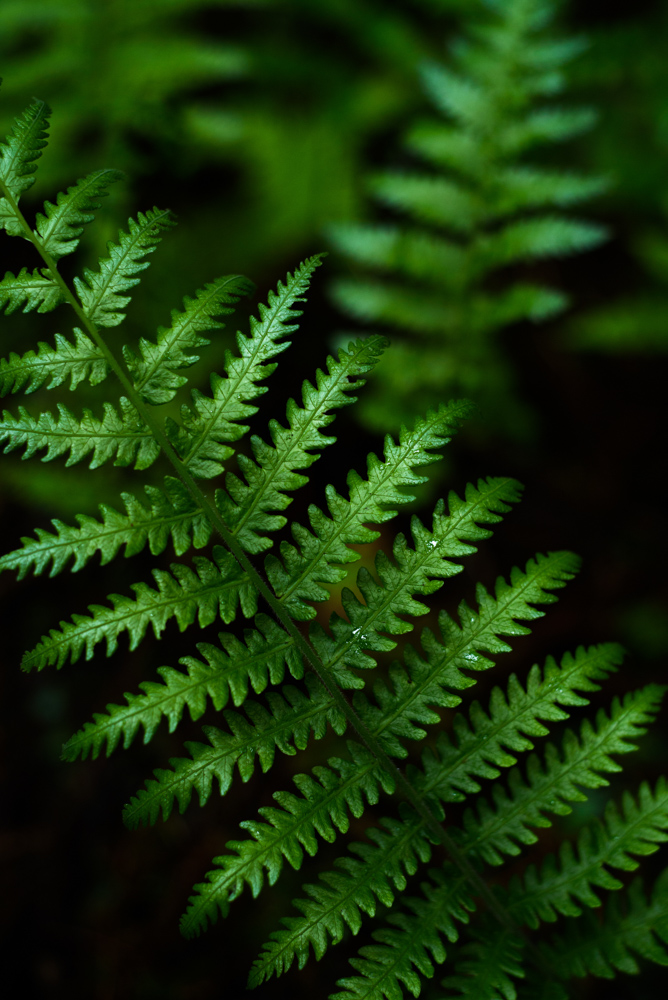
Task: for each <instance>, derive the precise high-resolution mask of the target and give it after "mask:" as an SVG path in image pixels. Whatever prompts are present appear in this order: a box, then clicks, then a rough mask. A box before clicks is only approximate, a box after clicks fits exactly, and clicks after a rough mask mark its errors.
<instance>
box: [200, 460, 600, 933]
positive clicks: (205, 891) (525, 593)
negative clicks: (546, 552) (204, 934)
mask: <svg viewBox="0 0 668 1000" xmlns="http://www.w3.org/2000/svg"><path fill="white" fill-rule="evenodd" d="M490 482H491V483H492V484H493V487H497V488H498V485H497V481H495V480H492V481H490ZM502 482H503V481H502ZM484 485H487V484H484ZM471 490H473V488H472V487H471ZM492 494H493V489H492ZM482 496H484V492H483V491H482V490H481V491H480V493H478V491H475V490H473V493H472V496H471V497H469V502H468V504H467V503H464V502H462V501H460V500H457V504H453V506H454V507H455V510H457V507H459V508H460V510H459V511H458V512H457V513H459V514H460V515H461V513H462V512H463V511H465V512H466V513H467V514H468V515H469V516H471V514H472V510H471V508H473V510H475V507H476V505H477V504H478V503H479V502H480V498H481V497H482ZM478 516H479V515H478ZM453 518H454V519H455V524H456V523H457V518H456V514H453ZM460 528H461V522H460ZM424 530H425V529H422V531H424ZM477 530H478V531H480V530H484V529H477ZM459 544H461V543H459ZM561 555H562V558H561V560H559V559H553V560H552V565H551V566H550V567H549V570H548V569H547V567H546V566H545V565H543V566H542V567H541V570H542V572H541V573H539V574H532V575H531V578H530V584H527V581H526V579H525V577H524V575H522V574H519V573H516V574H514V578H515V586H516V587H517V589H518V590H519V591H520V593H521V594H522V599H521V600H518V601H517V606H516V611H517V617H526V618H529V619H531V618H535V617H539V616H540V615H541V614H542V612H540V611H538V610H537V609H535V608H533V607H531V606H530V605H529V604H528V603H527V599H530V600H536V601H538V602H541V601H545V602H549V601H550V600H554V597H553V595H551V594H549V593H546V592H545V591H544V590H543V589H542V587H545V588H546V589H549V588H556V587H559V586H563V583H564V582H565V579H568V578H570V576H571V575H572V573H571V572H569V571H570V568H571V567H572V565H573V557H570V556H569V558H568V559H564V558H563V554H561ZM543 563H548V564H549V563H550V560H549V557H548V558H547V559H546V558H545V557H543ZM560 563H561V565H560ZM534 565H535V564H532V566H531V568H532V569H533V566H534ZM536 575H538V576H539V577H540V578H541V583H542V587H540V586H536V581H535V576H536ZM548 581H549V582H548ZM511 586H512V585H511ZM498 589H499V591H500V592H501V593H503V592H504V590H510V589H511V588H508V587H507V585H505V584H504V585H503V587H501V586H499V588H498ZM482 594H484V595H485V597H486V596H487V595H486V593H485V592H484V591H483V592H482ZM504 596H505V595H504ZM488 601H489V599H488ZM508 603H509V604H510V602H508ZM520 608H521V610H520ZM347 611H348V614H349V615H351V611H350V609H349V608H348V609H347ZM504 611H505V615H506V622H507V624H506V625H504V629H505V628H507V629H508V633H510V634H522V633H523V632H525V631H528V630H527V629H525V627H524V626H521V625H519V624H518V623H517V622H516V621H514V620H513V619H512V618H511V617H510V615H509V612H508V607H507V606H506V607H505V608H504ZM340 621H341V620H339V622H340ZM354 621H355V619H354V617H352V618H351V623H350V624H348V625H347V626H343V625H342V624H341V625H339V622H337V623H335V625H334V632H335V634H336V633H337V631H338V632H339V633H340V635H343V634H344V628H347V634H348V635H349V634H350V630H351V628H352V627H353V626H354ZM384 627H385V628H386V627H387V625H385V626H384ZM311 638H312V640H314V635H313V634H312V636H311ZM377 638H378V639H380V640H381V641H380V642H378V646H380V648H386V641H385V644H384V643H383V641H382V637H380V636H378V637H377ZM339 641H340V640H339ZM486 641H487V642H488V643H489V644H490V645H498V644H499V640H495V641H494V642H490V638H489V637H488V638H487V640H486ZM314 644H315V645H316V648H317V649H318V652H319V653H320V655H321V656H322V659H323V663H324V664H325V667H326V669H327V670H328V671H329V670H331V668H332V666H333V665H334V664H336V660H337V658H338V657H340V656H341V654H340V652H338V653H335V654H334V657H332V656H331V647H332V646H333V647H334V649H336V646H335V644H334V643H331V645H330V643H329V642H328V641H327V640H326V639H325V638H324V636H323V637H321V638H320V641H319V642H315V641H314ZM364 645H365V647H367V648H373V640H372V639H371V632H369V636H368V637H365V639H364ZM500 645H501V646H502V648H507V647H505V644H503V643H501V644H500ZM328 653H329V656H328V655H327V654H328ZM464 662H467V661H466V660H465V661H464ZM592 673H593V674H594V675H595V676H600V666H599V667H598V670H596V669H592ZM591 683H592V682H591V681H590V680H587V679H584V680H583V684H582V686H583V687H584V688H585V689H589V686H590V685H591ZM594 687H595V685H594ZM569 698H572V696H571V695H569V694H565V696H564V699H565V701H566V703H568V701H569ZM576 701H577V699H576ZM355 707H356V708H358V709H360V711H361V712H362V713H363V705H362V703H361V702H358V703H356V705H355ZM393 709H394V706H393ZM416 714H418V713H416ZM397 717H398V718H399V720H401V715H400V713H399V712H397ZM370 721H371V722H372V724H373V723H374V722H375V729H376V733H377V734H379V735H380V734H381V733H382V728H383V724H384V719H381V720H380V721H379V720H378V718H377V717H376V718H372V719H371V720H370ZM388 728H389V729H392V728H393V727H392V726H391V725H390V726H388ZM394 728H395V730H398V731H399V732H401V734H402V735H406V732H405V731H403V730H405V728H406V727H405V724H404V725H403V726H402V725H401V721H400V722H399V723H398V724H397V725H396V726H395V727H394ZM408 735H409V736H410V735H412V734H411V733H410V731H409V732H408ZM348 746H349V749H350V752H351V754H352V755H353V760H355V761H356V762H357V776H358V779H359V780H360V781H361V780H362V779H363V781H364V782H369V781H371V782H373V784H372V787H375V788H376V789H377V787H378V781H379V780H382V777H383V775H384V776H385V778H387V772H382V774H381V773H380V772H379V771H378V765H377V763H376V761H375V758H374V757H372V756H370V755H369V756H368V757H367V758H366V765H365V766H364V765H363V763H362V762H363V761H364V754H365V753H366V751H364V750H363V748H361V747H359V746H357V744H355V743H352V742H349V744H348ZM483 753H484V751H483ZM398 755H399V756H403V755H404V751H403V750H402V749H401V747H400V748H399V753H398ZM513 760H514V759H513V758H511V759H510V761H509V763H512V762H513ZM342 764H343V762H341V761H339V762H337V763H336V770H337V771H340V769H341V767H342ZM331 766H334V764H333V762H332V761H330V768H329V769H327V770H326V771H325V770H324V769H316V771H315V772H314V773H316V774H317V776H318V782H314V781H313V779H311V778H308V777H307V776H304V782H305V788H306V791H305V792H303V795H304V797H303V799H302V800H296V799H295V797H294V796H292V795H290V796H288V797H287V804H285V803H284V802H283V800H282V799H281V798H280V793H277V796H279V801H280V802H281V804H282V805H283V806H284V809H287V812H288V814H289V817H287V816H282V817H280V816H278V814H276V811H275V810H274V811H272V812H271V814H270V819H271V823H272V825H273V826H274V827H275V829H274V830H273V831H272V830H269V829H268V828H266V826H265V825H254V824H252V823H249V824H246V825H247V826H248V828H249V829H250V830H251V831H252V833H253V838H254V839H249V840H248V841H243V842H239V843H236V844H235V845H234V846H235V850H237V852H238V854H239V856H240V857H241V859H242V861H237V860H236V859H235V858H234V857H233V856H230V855H226V856H223V857H222V858H218V859H214V863H215V864H217V865H219V866H220V868H222V869H223V871H222V872H220V871H218V872H215V871H213V872H210V873H209V875H208V878H209V884H206V883H203V884H202V885H200V886H198V887H197V888H198V892H199V896H196V897H193V898H192V900H191V902H192V906H191V909H190V910H189V911H188V914H186V916H185V917H184V924H183V926H184V928H185V932H186V933H188V934H191V933H195V932H197V927H199V926H200V925H202V924H204V925H206V922H207V921H208V920H212V919H213V917H214V916H215V915H216V913H217V912H218V908H220V910H221V911H222V912H224V913H225V912H226V910H227V902H228V901H229V900H231V899H233V898H234V896H235V895H237V894H238V893H237V892H236V890H235V892H234V895H229V885H230V882H229V878H230V877H231V876H230V875H229V873H230V872H236V873H239V872H246V871H247V868H246V862H249V863H251V872H252V875H249V876H248V878H246V875H245V874H244V875H243V878H244V879H246V880H247V881H249V884H252V885H253V887H254V892H259V890H260V888H261V885H262V876H261V868H262V866H266V867H268V868H269V869H270V872H272V873H273V877H277V876H278V873H279V871H280V867H281V866H282V862H281V861H280V854H281V853H285V852H286V851H288V852H289V851H290V850H291V847H290V845H291V844H292V845H293V846H294V839H293V838H294V836H295V835H296V836H297V837H299V838H302V837H306V839H307V841H308V843H309V844H311V843H313V844H314V841H313V839H312V838H313V822H314V821H313V815H312V813H313V805H314V803H317V802H319V801H320V799H321V798H322V795H323V792H322V790H321V788H322V786H321V784H320V782H322V780H323V775H325V774H326V778H327V780H326V783H325V786H324V787H325V792H326V793H328V794H330V795H331V797H332V799H333V801H334V803H335V804H336V808H337V809H338V810H339V813H337V815H339V814H340V810H341V803H348V802H349V796H350V790H349V785H350V779H349V772H348V771H347V770H344V771H341V777H340V778H339V779H338V780H339V787H337V783H336V782H337V778H336V775H335V774H334V772H333V771H332V770H331ZM429 778H430V775H429V774H427V777H426V779H425V780H424V781H422V782H421V784H419V785H418V787H419V788H420V794H421V796H424V795H430V797H431V798H432V799H433V796H434V793H435V789H436V787H437V785H438V781H439V780H440V776H439V775H437V777H436V780H432V782H431V784H429ZM411 780H412V782H414V783H415V781H416V779H415V777H414V776H412V777H411ZM432 786H433V787H432ZM383 787H385V786H383ZM300 791H303V790H302V788H301V786H300ZM376 794H377V792H376ZM436 794H438V793H437V792H436ZM331 808H332V807H331V806H328V810H331ZM350 808H351V812H352V813H353V815H357V813H356V812H355V810H354V808H353V807H352V806H350ZM437 808H438V807H437ZM344 815H345V814H344ZM293 816H299V817H300V818H302V819H303V821H304V824H305V828H303V829H302V828H300V827H299V826H297V827H296V828H294V824H293V820H292V818H290V817H293ZM334 822H335V826H336V827H337V828H338V829H339V830H345V829H346V828H347V827H346V824H347V820H345V821H343V823H344V825H341V822H339V821H338V820H335V821H334ZM295 829H296V830H299V833H295ZM324 829H326V831H327V834H328V835H327V836H326V837H325V839H333V836H334V831H333V828H332V827H331V825H327V824H326V825H325V827H324ZM276 831H278V833H277V832H276ZM318 832H320V833H321V835H322V836H325V835H324V834H323V833H322V831H321V829H318ZM282 833H285V836H286V843H281V835H282ZM314 849H315V848H314ZM268 850H269V851H270V854H269V858H270V860H269V861H267V860H266V857H267V851H268ZM287 856H288V858H289V859H290V855H289V854H288V855H287ZM295 867H296V866H295ZM239 891H240V887H239Z"/></svg>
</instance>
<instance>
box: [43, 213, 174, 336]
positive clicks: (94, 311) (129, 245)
mask: <svg viewBox="0 0 668 1000" xmlns="http://www.w3.org/2000/svg"><path fill="white" fill-rule="evenodd" d="M170 225H173V223H172V221H171V218H170V213H169V212H164V211H161V210H160V209H158V208H154V209H152V210H151V211H148V212H147V213H146V215H143V214H142V213H141V212H140V213H139V215H138V217H137V221H135V220H134V219H130V221H129V223H128V226H129V230H130V231H129V233H124V232H121V233H119V235H118V243H116V244H114V243H109V244H107V250H108V251H109V256H108V257H105V258H104V259H103V260H101V261H100V270H99V272H98V273H94V272H93V271H91V270H90V269H89V268H85V270H84V277H83V280H82V279H81V278H75V279H74V285H75V287H76V290H77V292H78V295H79V298H80V299H81V304H82V306H83V308H84V312H85V314H86V316H87V317H88V319H90V320H91V322H92V323H95V324H96V325H97V326H118V324H119V323H122V322H123V320H124V319H125V314H124V313H122V312H119V311H118V310H120V309H122V308H123V307H124V306H126V305H127V304H128V302H129V301H130V297H129V296H128V295H121V294H119V293H120V292H126V291H128V289H130V288H132V287H133V286H134V285H138V284H139V278H135V277H134V276H135V274H137V272H138V271H143V270H144V268H146V267H148V261H141V258H142V257H144V256H146V254H149V253H152V252H153V251H154V250H155V247H156V244H157V243H158V242H159V241H160V239H161V238H162V237H161V235H160V233H161V231H162V230H163V229H167V228H168V227H169V226H170ZM63 228H65V227H64V226H63ZM140 261H141V263H140Z"/></svg>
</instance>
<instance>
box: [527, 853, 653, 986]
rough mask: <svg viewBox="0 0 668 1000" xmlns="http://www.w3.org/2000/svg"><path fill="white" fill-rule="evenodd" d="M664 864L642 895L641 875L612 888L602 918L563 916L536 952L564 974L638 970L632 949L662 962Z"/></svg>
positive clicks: (610, 976)
mask: <svg viewBox="0 0 668 1000" xmlns="http://www.w3.org/2000/svg"><path fill="white" fill-rule="evenodd" d="M663 945H668V869H664V871H663V872H662V873H661V875H659V877H658V879H657V880H656V882H655V884H654V889H653V891H652V894H651V897H650V899H649V900H648V899H647V897H646V895H645V891H644V889H643V884H642V881H641V879H639V878H637V879H634V881H633V882H632V883H631V885H630V886H629V887H628V889H623V890H622V891H620V892H618V893H614V895H612V896H611V897H610V899H609V900H608V902H607V906H606V909H605V912H604V914H603V918H602V920H601V919H596V918H595V917H594V914H592V913H591V912H590V911H588V910H587V911H585V913H583V914H582V916H581V917H578V919H577V920H569V921H568V924H567V926H566V929H565V931H564V932H563V933H562V934H560V935H558V936H556V937H552V938H551V940H550V941H549V942H548V943H546V944H543V945H541V946H540V947H541V952H542V953H543V954H544V955H545V957H546V958H547V961H548V962H550V964H551V965H552V966H553V967H554V968H557V967H558V968H560V969H562V970H563V973H564V976H578V977H580V976H586V975H587V973H589V972H591V973H592V974H593V975H595V976H601V977H603V978H605V979H613V978H614V976H615V974H616V971H619V972H626V973H629V974H631V975H635V974H637V973H638V972H639V971H640V968H639V965H638V961H637V959H636V955H639V956H640V957H641V958H644V959H646V960H649V961H651V962H656V963H657V964H658V965H663V966H666V965H668V949H666V948H665V947H663Z"/></svg>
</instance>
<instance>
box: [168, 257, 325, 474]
mask: <svg viewBox="0 0 668 1000" xmlns="http://www.w3.org/2000/svg"><path fill="white" fill-rule="evenodd" d="M322 256H323V255H322V254H316V255H315V256H313V257H308V258H307V259H306V260H305V261H303V262H302V263H301V264H300V265H299V267H298V268H297V269H296V270H295V271H294V273H293V274H288V276H287V278H286V279H285V284H283V282H281V281H279V283H278V287H277V290H276V292H273V291H270V292H269V295H268V298H267V303H268V304H267V305H265V304H264V303H260V306H259V312H260V319H259V320H258V319H257V318H256V317H255V316H252V317H251V319H250V328H251V332H250V336H248V337H247V336H244V335H243V334H242V333H237V348H238V350H239V355H238V356H236V357H235V356H234V355H233V354H232V353H231V352H229V353H227V354H226V356H225V374H226V376H227V377H226V378H221V377H220V376H218V375H212V376H211V390H212V397H209V396H205V395H204V394H203V393H201V392H199V391H193V405H192V407H190V408H188V407H185V406H184V407H183V408H182V411H181V421H182V425H181V426H178V425H176V424H175V423H173V422H172V423H170V422H169V421H168V424H167V426H168V431H169V433H170V437H171V439H172V442H173V444H174V446H175V447H176V450H177V451H178V452H179V454H180V455H181V456H182V459H183V461H184V463H185V464H186V465H187V466H188V468H189V470H190V471H191V472H192V473H193V475H197V476H202V477H205V478H212V477H213V476H216V475H218V474H219V473H220V472H221V471H222V465H221V464H220V463H221V462H222V461H224V460H225V459H226V458H228V457H229V456H230V455H231V454H232V449H231V448H229V447H225V444H226V443H228V442H230V441H237V440H239V438H241V437H242V436H243V435H244V434H245V433H246V432H247V431H248V425H247V424H241V423H239V421H242V420H246V419H248V417H251V416H252V415H253V414H254V413H256V412H257V407H256V406H252V405H250V403H249V402H248V401H249V400H252V399H254V398H256V397H257V396H260V395H262V394H263V393H265V392H266V391H267V388H266V386H258V385H256V383H257V382H261V381H262V380H264V379H266V378H268V377H269V375H271V374H272V373H273V372H274V371H275V369H276V364H275V363H274V362H270V359H271V358H273V357H275V356H276V355H277V354H280V353H281V352H282V351H284V350H285V349H286V348H287V347H289V346H290V342H289V341H288V342H283V343H281V342H280V341H281V338H283V337H285V336H287V335H288V334H290V333H292V332H293V331H294V330H296V329H297V325H296V324H295V323H292V322H291V321H292V320H294V319H296V318H297V317H299V316H301V311H300V310H298V309H295V308H294V306H295V303H297V302H304V301H305V299H304V293H305V292H306V291H307V289H308V287H309V284H310V280H311V275H312V274H313V272H314V271H315V269H316V267H319V265H320V263H321V261H322ZM267 362H270V363H267Z"/></svg>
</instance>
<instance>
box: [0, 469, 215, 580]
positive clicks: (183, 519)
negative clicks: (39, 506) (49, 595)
mask: <svg viewBox="0 0 668 1000" xmlns="http://www.w3.org/2000/svg"><path fill="white" fill-rule="evenodd" d="M144 492H145V494H146V497H145V498H140V497H136V496H134V494H132V493H121V498H122V500H123V503H124V504H125V510H126V513H125V514H119V512H118V511H117V510H115V509H114V508H113V507H110V506H109V505H108V504H100V510H101V512H102V520H101V521H97V520H96V519H95V518H94V517H89V516H88V515H86V514H77V515H76V519H77V521H78V522H79V526H78V527H76V528H75V527H72V526H70V525H67V524H64V523H63V522H62V521H59V520H57V519H54V520H53V521H52V524H53V525H54V527H55V529H56V534H52V533H51V532H48V531H45V530H44V529H43V528H37V529H36V530H35V534H36V535H37V538H22V539H21V541H22V542H23V547H22V548H20V549H16V550H15V551H14V552H8V553H7V554H6V555H4V556H0V572H1V571H2V570H3V569H15V570H18V578H19V580H21V579H22V578H23V577H24V576H25V575H26V573H28V572H30V571H31V570H32V572H33V573H35V574H36V575H37V574H39V573H42V572H43V571H44V570H45V569H47V568H48V567H49V566H50V573H49V576H56V574H57V573H60V572H61V570H63V569H65V567H66V566H67V564H68V563H69V562H70V560H73V564H72V566H71V567H70V568H71V571H72V572H73V573H76V572H77V571H78V570H80V569H82V567H83V566H85V565H86V563H88V561H89V560H90V559H92V557H93V556H94V555H95V554H96V553H98V552H99V554H100V564H101V565H103V566H104V565H105V564H106V563H108V562H110V561H111V560H112V559H113V558H114V556H115V555H116V553H117V552H118V550H119V549H120V548H121V547H122V546H125V553H124V554H125V556H126V558H127V557H129V556H133V555H136V554H137V553H138V552H141V551H142V550H143V549H144V547H145V546H146V545H147V544H148V547H149V549H150V551H151V553H152V555H159V554H160V553H161V552H164V550H165V549H166V548H167V546H168V544H169V542H170V540H171V542H172V544H173V546H174V551H175V553H176V555H177V556H181V555H183V553H184V552H187V551H188V549H189V548H190V547H191V546H194V547H195V548H196V549H200V548H202V547H203V546H204V545H206V543H207V542H208V541H209V539H210V537H211V533H212V528H211V523H210V521H209V520H208V518H207V517H206V516H205V514H204V512H203V510H202V508H201V507H198V506H197V504H196V503H195V501H194V500H193V498H192V497H191V495H190V493H189V492H188V490H187V489H186V488H185V486H184V485H183V483H181V482H180V480H178V479H173V478H172V477H171V476H166V477H165V481H164V485H163V486H162V487H158V486H148V485H146V486H144Z"/></svg>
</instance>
